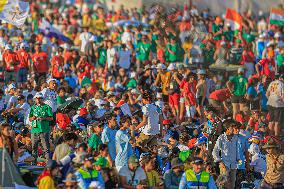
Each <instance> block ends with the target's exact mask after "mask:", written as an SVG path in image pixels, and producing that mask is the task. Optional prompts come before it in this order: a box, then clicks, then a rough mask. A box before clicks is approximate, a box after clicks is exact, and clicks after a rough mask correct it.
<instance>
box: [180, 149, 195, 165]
mask: <svg viewBox="0 0 284 189" xmlns="http://www.w3.org/2000/svg"><path fill="white" fill-rule="evenodd" d="M191 153H192V151H191V150H186V151H181V152H180V153H179V155H178V157H179V159H180V160H181V161H182V162H185V161H186V160H187V158H188V157H189V156H190V155H191Z"/></svg>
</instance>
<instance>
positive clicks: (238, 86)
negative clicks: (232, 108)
mask: <svg viewBox="0 0 284 189" xmlns="http://www.w3.org/2000/svg"><path fill="white" fill-rule="evenodd" d="M230 81H231V82H232V83H233V84H234V91H233V94H234V95H235V96H244V95H245V93H246V84H247V82H248V80H247V78H245V77H244V76H241V75H238V76H235V77H233V78H232V79H230Z"/></svg>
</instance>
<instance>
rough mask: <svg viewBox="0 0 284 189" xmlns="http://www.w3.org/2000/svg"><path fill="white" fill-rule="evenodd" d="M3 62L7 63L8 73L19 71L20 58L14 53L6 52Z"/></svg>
mask: <svg viewBox="0 0 284 189" xmlns="http://www.w3.org/2000/svg"><path fill="white" fill-rule="evenodd" d="M3 60H4V61H5V63H6V70H7V71H16V70H17V67H16V66H17V64H18V61H19V59H18V56H17V54H16V53H14V52H5V53H4V54H3Z"/></svg>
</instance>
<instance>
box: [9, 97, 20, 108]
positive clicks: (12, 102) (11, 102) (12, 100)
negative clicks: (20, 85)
mask: <svg viewBox="0 0 284 189" xmlns="http://www.w3.org/2000/svg"><path fill="white" fill-rule="evenodd" d="M17 101H18V99H17V97H16V96H10V98H9V99H8V103H7V107H6V110H8V109H10V108H11V106H12V104H16V103H17Z"/></svg>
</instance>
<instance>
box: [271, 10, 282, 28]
mask: <svg viewBox="0 0 284 189" xmlns="http://www.w3.org/2000/svg"><path fill="white" fill-rule="evenodd" d="M270 24H275V25H280V26H284V9H277V8H272V9H271V12H270Z"/></svg>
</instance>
